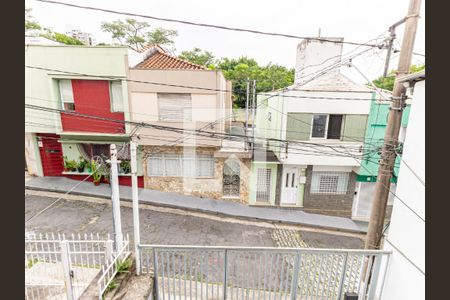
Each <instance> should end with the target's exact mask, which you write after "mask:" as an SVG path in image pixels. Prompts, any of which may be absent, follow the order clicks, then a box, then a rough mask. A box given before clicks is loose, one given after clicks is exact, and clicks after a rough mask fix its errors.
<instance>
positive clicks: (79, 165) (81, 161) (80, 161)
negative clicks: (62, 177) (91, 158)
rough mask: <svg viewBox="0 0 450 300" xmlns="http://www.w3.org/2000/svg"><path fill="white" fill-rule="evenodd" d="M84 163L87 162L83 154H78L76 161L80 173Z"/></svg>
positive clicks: (84, 165)
mask: <svg viewBox="0 0 450 300" xmlns="http://www.w3.org/2000/svg"><path fill="white" fill-rule="evenodd" d="M86 164H87V160H86V159H84V157H83V156H80V157H79V158H78V163H77V170H78V172H80V173H82V172H83V171H84V168H85V167H86Z"/></svg>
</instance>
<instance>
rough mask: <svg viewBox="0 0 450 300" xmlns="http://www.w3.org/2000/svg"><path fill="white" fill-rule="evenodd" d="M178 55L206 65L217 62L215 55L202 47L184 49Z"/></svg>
mask: <svg viewBox="0 0 450 300" xmlns="http://www.w3.org/2000/svg"><path fill="white" fill-rule="evenodd" d="M178 57H179V58H181V59H184V60H187V61H190V62H192V63H194V64H197V65H201V66H204V67H209V66H214V63H215V58H214V55H213V54H212V53H211V52H209V51H205V50H202V49H200V48H194V49H192V50H191V51H182V52H181V54H180V55H178Z"/></svg>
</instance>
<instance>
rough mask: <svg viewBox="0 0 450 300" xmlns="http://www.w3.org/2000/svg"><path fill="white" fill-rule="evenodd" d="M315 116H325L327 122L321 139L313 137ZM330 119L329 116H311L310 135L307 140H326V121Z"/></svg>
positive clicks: (326, 124)
mask: <svg viewBox="0 0 450 300" xmlns="http://www.w3.org/2000/svg"><path fill="white" fill-rule="evenodd" d="M315 116H326V118H327V120H326V122H325V131H324V134H323V137H313V128H314V117H315ZM329 119H330V115H329V114H313V115H312V117H311V130H310V132H311V133H310V134H309V138H310V139H311V140H326V139H327V134H328V120H329Z"/></svg>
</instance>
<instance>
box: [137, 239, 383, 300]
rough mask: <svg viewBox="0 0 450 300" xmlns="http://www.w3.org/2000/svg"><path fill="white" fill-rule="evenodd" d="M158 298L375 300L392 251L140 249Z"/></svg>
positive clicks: (155, 296)
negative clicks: (352, 297) (348, 297)
mask: <svg viewBox="0 0 450 300" xmlns="http://www.w3.org/2000/svg"><path fill="white" fill-rule="evenodd" d="M139 249H140V251H139V252H140V256H141V262H142V266H141V269H142V271H143V272H144V273H153V280H154V299H187V298H189V299H240V300H241V299H263V298H264V299H266V298H267V299H291V300H293V299H343V298H344V295H345V294H348V293H353V294H357V295H358V299H376V294H379V293H380V289H378V290H377V287H379V286H380V285H378V284H377V283H379V282H378V280H379V279H383V278H382V277H384V276H383V275H382V274H384V271H385V268H386V265H387V262H388V258H389V254H390V253H389V252H387V251H379V250H378V251H366V250H337V249H310V248H308V249H294V248H238V247H203V246H198V247H196V246H160V245H158V246H153V245H141V246H140V247H139Z"/></svg>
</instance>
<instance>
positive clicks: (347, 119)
mask: <svg viewBox="0 0 450 300" xmlns="http://www.w3.org/2000/svg"><path fill="white" fill-rule="evenodd" d="M327 39H329V40H334V42H333V41H331V42H325V41H317V40H314V39H305V40H303V41H302V42H301V43H300V44H299V45H298V47H297V61H296V69H295V72H296V76H295V81H294V84H293V85H292V86H289V87H287V88H285V89H283V90H280V91H275V92H271V93H265V94H263V95H258V97H257V102H258V104H257V111H256V121H255V124H256V140H255V147H256V148H258V147H260V148H261V147H262V148H265V149H267V151H261V150H259V151H256V152H255V153H256V154H255V155H254V158H253V163H252V173H251V174H252V175H251V179H250V186H251V187H252V188H251V190H250V199H249V204H251V205H270V206H284V207H292V208H302V209H303V210H304V211H307V212H314V213H322V214H330V215H340V216H348V217H350V216H351V212H352V203H353V197H354V193H355V184H356V177H357V173H356V172H357V171H358V170H359V166H360V159H359V158H360V157H361V155H362V154H363V147H364V137H365V133H366V124H367V119H368V115H369V111H370V107H371V99H373V98H374V97H376V95H375V93H374V91H373V90H372V89H369V88H368V87H367V86H365V85H362V84H357V83H355V82H353V81H351V80H350V79H349V78H347V77H346V76H344V75H343V74H341V72H340V68H339V67H335V68H333V66H335V65H336V66H338V64H339V62H340V61H341V56H342V43H341V42H342V41H343V39H342V38H327ZM324 69H328V71H327V72H324V74H320V73H321V70H324Z"/></svg>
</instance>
